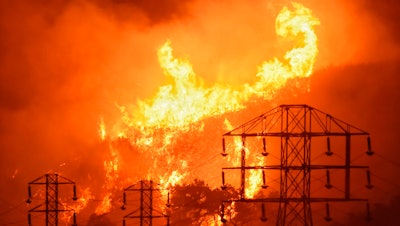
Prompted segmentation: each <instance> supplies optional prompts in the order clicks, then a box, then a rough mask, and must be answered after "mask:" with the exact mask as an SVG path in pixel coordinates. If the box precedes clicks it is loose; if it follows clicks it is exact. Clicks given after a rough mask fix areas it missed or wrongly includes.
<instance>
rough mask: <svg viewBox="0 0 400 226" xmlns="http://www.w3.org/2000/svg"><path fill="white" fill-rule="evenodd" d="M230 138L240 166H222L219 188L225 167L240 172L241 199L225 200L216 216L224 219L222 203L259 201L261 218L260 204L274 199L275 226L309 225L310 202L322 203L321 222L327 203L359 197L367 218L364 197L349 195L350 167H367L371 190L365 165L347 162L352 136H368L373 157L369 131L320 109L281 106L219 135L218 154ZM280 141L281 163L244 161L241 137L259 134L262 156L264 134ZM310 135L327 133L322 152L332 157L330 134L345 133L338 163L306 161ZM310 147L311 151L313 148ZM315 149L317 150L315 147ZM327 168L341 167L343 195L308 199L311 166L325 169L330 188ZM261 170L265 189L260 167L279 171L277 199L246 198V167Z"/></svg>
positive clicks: (368, 186) (264, 152) (310, 221)
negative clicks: (237, 145)
mask: <svg viewBox="0 0 400 226" xmlns="http://www.w3.org/2000/svg"><path fill="white" fill-rule="evenodd" d="M229 136H234V137H235V136H236V137H240V138H241V141H242V148H241V165H240V166H239V167H224V168H222V183H223V185H222V188H225V187H226V185H225V174H224V171H225V170H240V197H239V199H233V200H224V201H223V202H222V208H221V219H222V221H226V219H224V204H225V203H229V202H260V203H262V205H261V209H262V217H261V220H263V221H265V220H266V217H265V212H264V211H265V206H264V203H268V202H275V203H279V210H278V217H277V221H276V225H277V226H288V225H303V226H312V225H313V221H312V211H311V205H310V204H311V203H313V202H326V214H327V216H326V217H325V220H327V221H330V220H331V217H330V215H329V214H330V213H329V202H343V201H346V202H347V201H361V202H366V205H367V215H368V216H367V217H369V203H368V199H365V198H353V197H352V196H351V194H350V176H351V169H356V168H358V169H366V172H367V188H372V185H371V183H370V173H369V167H368V166H360V165H352V164H351V137H352V136H366V137H367V146H368V149H367V152H366V154H367V155H372V154H373V152H372V150H371V142H370V137H369V133H368V132H366V131H364V130H361V129H359V128H357V127H354V126H352V125H350V124H348V123H346V122H343V121H341V120H339V119H337V118H334V117H332V116H331V115H329V114H326V113H324V112H322V111H320V110H317V109H315V108H313V107H310V106H308V105H281V106H279V107H277V108H274V109H272V110H270V111H268V112H266V113H264V114H262V115H260V116H258V117H256V118H254V119H252V120H250V121H249V122H247V123H245V124H243V125H241V126H239V127H237V128H235V129H233V130H232V131H230V132H228V133H225V134H224V135H223V152H222V153H221V154H222V155H223V156H226V155H227V154H228V151H227V150H226V147H227V145H226V144H225V138H227V137H229ZM268 137H269V138H273V137H275V138H278V139H280V149H281V150H280V165H263V166H247V165H246V148H247V147H246V139H250V138H258V139H260V138H262V145H263V149H262V150H263V151H262V154H263V155H264V156H267V155H268V152H267V150H266V138H268ZM314 137H326V139H327V151H326V152H325V153H326V155H327V156H331V155H332V152H331V150H330V149H331V148H330V145H331V144H330V138H331V137H344V139H345V147H344V148H345V150H344V152H345V159H344V163H343V164H339V165H333V164H332V165H329V164H327V165H315V164H312V162H311V151H312V150H311V143H312V138H314ZM313 151H314V150H313ZM315 151H316V150H315ZM331 169H335V170H342V171H344V196H343V197H312V195H311V194H310V187H311V181H310V178H311V172H312V170H326V177H327V184H326V185H325V186H326V188H328V189H329V188H331V187H332V185H331V184H330V174H329V173H330V171H329V170H331ZM247 170H262V171H263V172H262V175H263V186H262V187H263V188H266V187H267V186H266V184H265V183H266V182H265V171H267V170H279V171H280V191H279V197H271V198H258V199H249V198H246V197H245V194H246V192H245V191H246V187H245V184H246V171H247Z"/></svg>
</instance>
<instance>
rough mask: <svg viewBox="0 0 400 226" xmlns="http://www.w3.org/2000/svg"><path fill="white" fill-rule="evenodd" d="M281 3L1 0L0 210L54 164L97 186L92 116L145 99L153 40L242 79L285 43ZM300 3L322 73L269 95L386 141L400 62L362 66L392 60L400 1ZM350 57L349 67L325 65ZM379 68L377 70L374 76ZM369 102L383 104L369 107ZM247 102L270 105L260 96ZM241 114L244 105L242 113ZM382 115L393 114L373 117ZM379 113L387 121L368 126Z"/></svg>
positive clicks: (153, 79)
mask: <svg viewBox="0 0 400 226" xmlns="http://www.w3.org/2000/svg"><path fill="white" fill-rule="evenodd" d="M287 3H288V1H287V2H286V1H284V2H282V1H261V0H257V1H252V2H251V3H248V2H245V1H240V0H221V1H197V0H186V1H178V0H168V1H167V0H164V1H157V0H151V1H149V0H147V1H145V0H140V1H139V0H132V1H129V0H91V1H83V0H73V1H67V0H54V1H50V2H49V1H43V0H33V1H12V0H3V1H0V34H1V36H0V49H1V51H0V144H1V146H0V147H1V148H2V151H1V154H0V163H1V164H0V172H1V173H0V174H1V179H0V180H1V181H0V182H1V185H2V186H1V188H0V192H1V194H3V196H1V197H0V209H1V210H3V209H4V210H9V207H10V206H16V205H17V204H18V205H19V204H20V203H22V202H23V201H24V199H25V198H26V186H27V182H29V181H31V180H33V179H34V178H37V177H38V176H40V175H42V174H44V173H46V172H62V173H63V175H64V176H66V177H68V178H71V179H73V180H75V179H77V178H76V177H77V175H80V176H81V177H78V180H79V181H77V182H80V183H78V185H79V184H82V185H88V184H90V183H95V184H96V186H95V187H96V188H101V185H102V179H104V178H103V177H104V172H103V161H104V159H105V158H106V157H107V155H108V154H109V153H107V152H106V150H108V147H104V146H102V145H101V144H99V136H98V126H99V122H100V119H101V118H103V119H104V121H105V122H106V124H107V125H106V126H107V128H108V129H110V130H113V129H115V128H114V126H115V125H116V126H118V124H117V122H118V121H119V118H120V116H121V115H120V113H119V111H118V108H117V107H116V105H119V104H122V105H129V104H135V103H136V101H137V99H144V98H147V97H151V96H152V95H153V94H154V93H155V92H156V91H157V89H158V87H159V86H160V85H163V84H165V83H166V82H168V81H166V79H165V78H164V77H163V75H162V72H161V70H160V68H159V66H158V62H157V58H156V49H157V48H158V47H159V46H161V45H162V44H163V43H164V42H165V41H166V40H167V39H170V40H171V42H172V46H173V47H174V49H176V52H177V55H183V56H187V58H189V60H190V61H191V62H192V63H193V67H194V70H195V71H196V73H197V74H198V75H199V76H202V78H204V80H205V83H206V84H213V83H214V82H220V83H230V84H232V85H233V86H234V85H241V84H243V83H244V82H248V83H251V82H252V81H253V80H254V75H255V74H256V71H257V66H258V65H259V64H260V63H261V62H262V61H264V60H267V59H271V58H272V57H273V56H281V55H282V53H284V52H285V51H286V50H288V49H289V48H291V46H292V45H293V43H291V42H287V41H283V40H279V39H278V38H277V37H276V35H275V31H274V19H275V16H276V14H277V13H278V12H279V10H280V9H281V7H282V6H283V5H286V4H287ZM303 4H304V5H306V6H307V7H309V8H311V9H312V10H313V12H315V14H316V16H317V17H319V19H320V21H321V26H320V27H319V28H318V30H317V35H318V37H319V40H320V41H319V43H320V45H319V48H320V53H319V56H318V62H317V71H318V70H319V73H318V72H317V73H316V74H315V77H316V78H315V80H312V81H311V82H312V83H311V85H310V87H311V93H310V95H312V96H306V97H304V96H303V95H300V96H299V97H298V98H297V99H295V98H294V100H293V99H291V98H287V97H285V98H283V97H282V98H280V99H279V98H278V99H277V100H275V102H276V103H278V102H279V100H282V101H284V100H286V101H299V102H304V101H305V100H307V102H310V104H311V105H313V104H314V105H315V106H316V107H319V108H321V109H322V110H325V111H327V112H339V113H338V114H339V116H348V115H350V116H351V117H350V118H348V117H340V118H344V119H348V120H349V121H351V122H352V121H354V122H355V123H354V124H356V125H360V127H362V128H364V126H365V128H366V129H367V130H368V129H369V128H371V130H372V132H374V134H379V133H384V134H385V135H382V136H379V137H378V141H377V143H378V144H377V147H380V148H377V149H385V150H388V149H391V150H394V149H395V148H397V145H396V144H394V142H393V140H395V137H396V136H395V129H396V128H397V124H396V123H390V122H397V119H396V115H397V113H398V112H399V109H397V107H396V106H397V105H396V104H395V98H397V96H396V95H397V93H398V92H397V91H396V90H397V86H396V84H398V79H397V77H396V76H395V74H396V73H398V71H399V69H398V67H395V66H393V64H388V65H389V66H387V64H380V63H378V64H374V65H378V66H376V67H374V66H373V68H372V70H371V68H370V66H365V64H368V62H382V61H394V62H396V60H397V61H398V59H399V56H400V55H399V41H398V40H399V29H398V27H399V24H398V22H397V21H398V20H397V19H396V18H397V15H399V11H400V6H399V3H398V2H397V1H395V0H392V1H385V2H383V3H376V1H372V0H359V1H351V2H349V1H344V0H343V1H335V2H333V1H332V2H324V4H321V3H319V1H316V0H304V1H303ZM349 63H350V64H352V65H356V66H353V67H352V66H348V67H347V66H343V68H341V67H339V68H335V67H330V65H347V64H349ZM359 63H365V64H363V65H364V66H363V65H361V66H359ZM354 68H355V69H354ZM387 68H389V69H387ZM382 69H384V72H385V73H384V74H385V75H387V76H386V77H384V79H381V77H380V76H379V75H381V71H382ZM320 70H326V71H327V72H326V73H322V72H321V71H320ZM366 71H368V72H370V73H368V74H365V72H366ZM371 71H373V72H374V73H371ZM355 74H356V75H355ZM378 74H379V75H378ZM360 87H361V88H360ZM372 87H373V88H372ZM355 94H357V95H356V96H355ZM306 95H307V94H306ZM300 98H305V99H300ZM355 103H356V104H357V105H354V104H355ZM266 104H270V103H266ZM377 104H378V105H379V106H381V107H383V108H379V109H381V111H379V110H377V109H376V108H375V107H374V106H375V105H377ZM264 106H266V105H264ZM355 106H357V107H355ZM388 106H391V107H390V108H389V107H388ZM355 108H356V109H355ZM255 109H256V107H254V108H252V110H254V111H253V112H255V111H261V112H263V111H264V110H268V109H264V110H263V109H259V107H258V105H257V109H256V110H255ZM348 109H352V110H357V111H358V112H357V113H354V114H353V112H349V110H348ZM365 112H369V113H365ZM241 114H245V113H241ZM249 114H251V115H253V113H252V111H249V112H246V115H248V116H247V117H246V118H249ZM386 114H388V115H389V119H390V120H388V117H385V116H382V115H386ZM251 115H250V116H251ZM358 116H360V117H361V118H359V117H358ZM378 116H379V117H381V118H380V119H381V121H385V123H384V124H380V123H378V122H375V123H374V124H373V125H371V124H370V123H369V122H370V121H371V119H374V118H376V117H378ZM238 123H240V121H238ZM210 130H211V129H210ZM387 130H389V132H387ZM201 138H204V139H207V138H208V137H206V136H205V135H204V136H203V135H202V136H201ZM199 145H200V144H199ZM211 145H213V146H218V145H219V144H211ZM211 151H214V150H210V153H211ZM215 151H216V152H217V150H215ZM385 154H386V155H387V156H391V155H392V152H389V151H387V152H385ZM198 155H203V154H198ZM200 157H201V156H200ZM396 157H397V155H396ZM127 159H129V162H127V163H126V164H129V163H130V162H134V161H138V160H137V159H135V157H134V156H129V157H128V158H127ZM126 161H128V160H126ZM141 164H144V163H141ZM138 168H140V167H138ZM384 168H385V167H384ZM386 170H390V169H388V168H387V166H386V168H385V169H384V170H383V171H382V172H386ZM203 173H204V174H209V173H211V171H207V172H203ZM213 173H215V174H218V175H219V171H218V172H213ZM125 174H126V175H128V174H129V173H128V172H125ZM215 183H216V182H215ZM7 213H9V212H7ZM25 214H26V209H25V208H23V207H22V208H21V206H18V208H17V211H12V212H11V214H7V215H0V219H1V221H3V222H14V221H13V219H12V218H13V217H16V218H20V219H25V217H24V215H25Z"/></svg>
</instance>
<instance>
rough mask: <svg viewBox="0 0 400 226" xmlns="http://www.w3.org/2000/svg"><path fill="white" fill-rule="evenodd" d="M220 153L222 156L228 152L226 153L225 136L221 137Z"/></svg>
mask: <svg viewBox="0 0 400 226" xmlns="http://www.w3.org/2000/svg"><path fill="white" fill-rule="evenodd" d="M221 155H222V156H223V157H225V156H227V155H228V153H226V147H225V138H222V153H221Z"/></svg>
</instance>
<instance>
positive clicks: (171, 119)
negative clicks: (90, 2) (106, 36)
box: [96, 3, 319, 224]
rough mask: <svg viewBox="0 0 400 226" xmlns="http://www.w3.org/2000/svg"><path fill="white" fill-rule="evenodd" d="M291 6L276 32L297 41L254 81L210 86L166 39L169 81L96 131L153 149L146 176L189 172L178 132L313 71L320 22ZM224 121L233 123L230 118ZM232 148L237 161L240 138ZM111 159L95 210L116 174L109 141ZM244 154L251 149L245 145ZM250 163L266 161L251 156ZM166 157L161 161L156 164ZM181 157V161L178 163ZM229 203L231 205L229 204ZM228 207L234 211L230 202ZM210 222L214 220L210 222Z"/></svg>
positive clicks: (253, 181)
mask: <svg viewBox="0 0 400 226" xmlns="http://www.w3.org/2000/svg"><path fill="white" fill-rule="evenodd" d="M291 8H292V9H289V8H288V7H284V8H283V9H282V10H281V11H280V13H279V15H278V16H277V18H276V23H275V25H276V33H277V35H278V36H281V37H283V38H286V39H289V40H294V42H295V46H294V47H293V49H291V50H289V51H287V52H286V53H285V54H284V55H283V57H282V59H279V58H273V59H272V60H269V61H266V62H264V63H262V64H261V65H260V66H259V67H258V72H257V73H256V75H255V76H256V78H257V80H256V81H255V82H254V83H253V84H248V83H246V84H244V85H243V87H241V88H239V89H237V88H236V89H234V88H233V87H231V86H230V85H227V84H218V83H216V84H214V85H212V86H209V85H207V84H205V82H204V81H203V80H202V79H201V78H199V77H198V76H197V75H196V73H195V72H194V70H193V67H192V65H191V64H190V62H189V61H188V60H187V59H182V58H177V57H175V56H174V54H173V48H172V44H171V41H166V42H165V43H164V44H163V45H162V46H161V47H160V48H159V49H158V60H159V64H160V67H161V68H162V70H163V73H164V75H165V76H167V77H169V78H171V79H172V83H170V84H166V85H163V86H161V87H159V89H158V92H157V93H156V94H155V96H153V97H152V98H148V99H144V100H138V101H137V103H136V104H135V105H133V106H118V108H119V110H120V112H121V114H122V117H121V121H122V126H121V124H118V128H119V129H115V130H114V127H113V131H112V134H107V133H106V128H105V124H104V121H103V119H101V121H100V129H99V136H100V138H101V139H102V140H103V141H104V140H105V138H106V137H107V138H108V140H109V141H111V142H112V141H113V140H118V139H120V138H125V139H127V140H129V141H130V142H131V144H132V145H133V146H134V147H135V148H137V149H138V150H139V151H142V152H145V151H146V152H149V153H151V159H152V160H153V164H152V165H149V169H148V170H149V173H148V177H149V178H159V181H160V186H161V187H162V188H164V189H168V188H170V187H172V186H175V185H176V184H179V183H181V182H182V181H183V179H184V178H185V177H187V176H188V175H189V173H188V172H187V171H186V167H187V162H186V161H184V160H182V159H180V157H179V156H176V155H174V153H175V152H174V150H173V145H174V141H175V139H176V138H177V137H180V136H181V135H182V134H184V133H186V132H188V131H192V130H195V131H201V129H202V128H203V126H204V125H203V124H202V120H204V119H206V118H211V117H215V116H221V115H224V114H226V113H229V112H235V111H239V110H242V109H244V108H245V107H246V104H247V103H248V102H249V101H250V100H251V99H254V98H263V99H264V100H271V99H272V98H273V97H274V96H275V93H276V92H277V91H278V90H279V89H281V88H283V87H284V86H285V84H286V83H287V81H288V80H290V79H295V78H304V77H309V76H310V75H311V73H312V70H313V66H314V62H315V58H316V55H317V53H318V48H317V36H316V35H315V32H314V30H313V28H314V26H315V25H318V24H319V21H318V19H317V18H315V17H313V16H312V14H311V10H309V9H307V8H305V7H304V6H302V5H301V4H297V3H292V7H291ZM225 124H226V126H227V127H229V126H230V127H232V126H231V125H230V123H229V121H226V122H225ZM235 145H236V148H235V150H236V151H235V154H234V155H232V157H229V158H230V159H229V161H231V162H234V163H235V165H238V164H240V153H241V152H240V150H242V148H243V147H242V141H241V139H240V138H239V139H238V140H235ZM110 149H111V159H110V160H106V161H104V168H105V171H106V183H105V186H104V188H105V189H107V191H108V192H107V193H106V194H105V195H104V198H103V201H102V203H101V204H100V205H99V206H98V208H97V209H96V213H97V214H102V213H106V212H108V211H109V210H110V208H111V201H112V199H111V191H112V189H115V184H116V182H117V179H118V177H119V174H118V172H119V153H118V151H117V150H115V149H114V148H113V147H112V146H111V145H110ZM245 152H246V157H247V156H249V155H250V150H249V149H248V148H246V149H245ZM251 161H252V162H249V163H250V164H252V163H254V164H264V163H263V161H262V160H260V159H255V160H254V159H253V160H251ZM165 162H166V163H167V164H166V165H165V166H162V167H160V165H159V164H162V163H165ZM179 163H182V164H179ZM260 173H261V172H258V171H254V172H250V173H249V174H250V176H249V178H248V181H250V182H249V184H247V185H246V187H247V190H246V194H245V195H246V197H253V196H254V195H255V194H256V193H257V191H258V189H259V188H260V187H261V186H260V184H261V180H260V179H261V175H260ZM229 208H230V209H229ZM229 208H228V210H229V212H231V216H233V217H234V215H235V208H234V203H233V204H232V206H230V207H229ZM210 224H212V223H210Z"/></svg>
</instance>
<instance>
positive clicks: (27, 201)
mask: <svg viewBox="0 0 400 226" xmlns="http://www.w3.org/2000/svg"><path fill="white" fill-rule="evenodd" d="M31 202H32V192H31V186H28V199H27V200H26V203H28V204H30V203H31Z"/></svg>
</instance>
